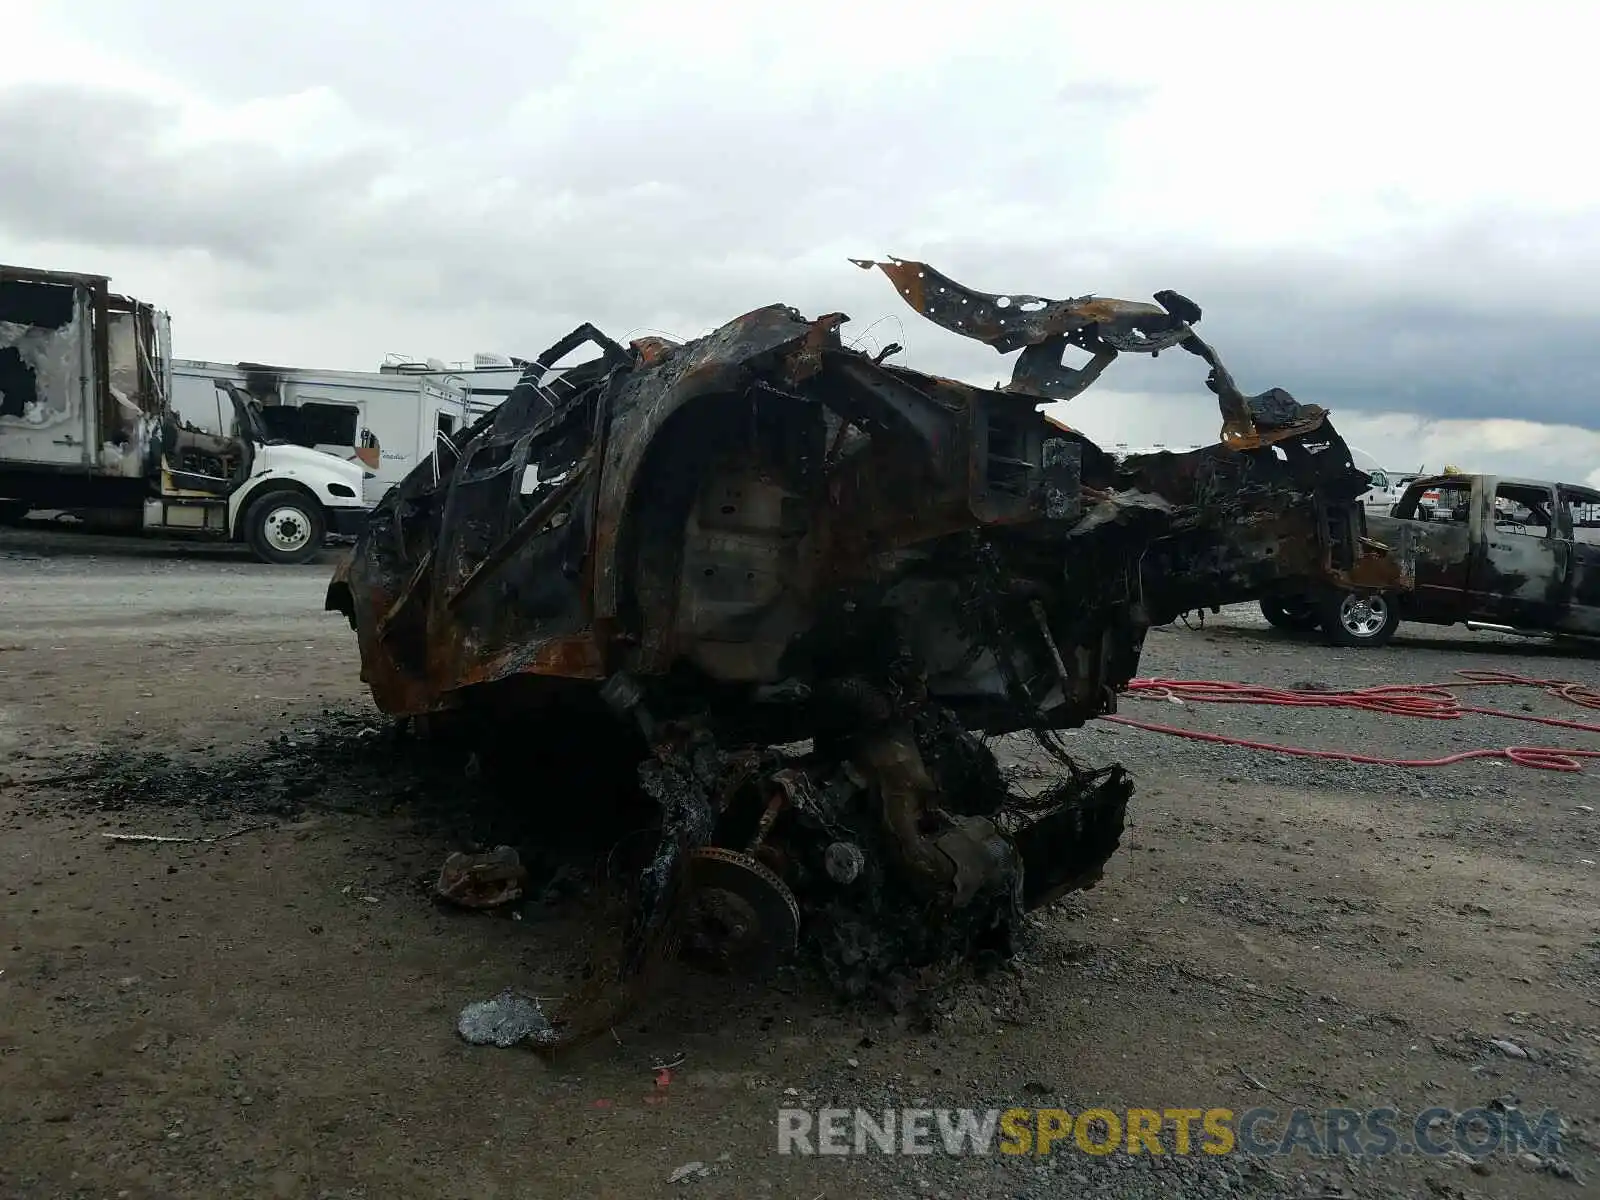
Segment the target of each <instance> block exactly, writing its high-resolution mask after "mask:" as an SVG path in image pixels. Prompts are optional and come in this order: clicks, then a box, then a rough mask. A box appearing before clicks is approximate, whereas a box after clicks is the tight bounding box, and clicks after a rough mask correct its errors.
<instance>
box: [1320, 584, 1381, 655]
mask: <svg viewBox="0 0 1600 1200" xmlns="http://www.w3.org/2000/svg"><path fill="white" fill-rule="evenodd" d="M1317 611H1318V615H1319V616H1320V618H1321V620H1322V632H1323V633H1324V634H1325V635H1326V636H1327V639H1328V640H1329V641H1330V642H1332V643H1333V644H1334V645H1335V646H1381V645H1383V644H1384V643H1385V642H1387V641H1388V640H1389V639H1390V638H1392V637H1393V636H1394V631H1395V630H1396V629H1398V628H1399V626H1400V610H1399V609H1398V608H1396V607H1395V605H1394V601H1393V600H1392V599H1390V598H1389V597H1388V596H1385V595H1383V594H1382V593H1381V592H1379V593H1376V594H1374V595H1370V596H1362V595H1359V594H1358V593H1356V592H1335V593H1334V594H1333V595H1331V596H1329V597H1327V598H1326V599H1325V600H1323V601H1321V603H1320V604H1319V605H1318V606H1317Z"/></svg>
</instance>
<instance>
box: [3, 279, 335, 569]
mask: <svg viewBox="0 0 1600 1200" xmlns="http://www.w3.org/2000/svg"><path fill="white" fill-rule="evenodd" d="M109 285H110V280H109V279H108V278H107V277H106V276H103V275H83V274H75V273H69V272H63V271H41V270H34V269H32V268H27V267H12V266H4V265H0V520H7V521H12V522H14V521H18V520H21V519H22V518H23V517H26V516H27V514H28V513H29V512H31V511H34V510H39V509H44V510H54V511H64V512H68V513H77V514H82V515H85V516H93V517H94V518H95V519H96V520H98V521H99V522H101V523H107V524H114V525H116V526H118V527H121V528H124V529H128V530H143V531H160V532H162V533H169V534H194V535H205V536H210V537H217V538H229V539H232V540H235V541H240V542H244V543H247V544H248V545H249V546H250V547H251V549H252V550H254V552H255V554H256V556H257V557H258V558H260V559H262V560H263V561H265V562H270V563H296V562H304V561H306V560H307V559H309V558H311V557H312V556H313V555H314V554H316V553H317V551H318V550H319V549H320V548H321V546H322V544H323V541H324V538H325V535H326V534H328V533H337V534H347V535H351V536H353V535H354V534H356V533H357V532H359V531H360V529H361V528H362V526H363V525H364V524H365V521H366V507H365V506H364V505H363V504H362V500H361V490H362V480H363V470H362V468H361V467H360V466H359V465H358V464H355V463H350V462H346V461H344V460H343V459H341V458H339V457H336V456H335V455H331V454H323V453H319V452H317V451H316V450H314V449H310V448H307V447H303V446H299V445H294V444H292V443H291V442H289V441H288V440H287V439H284V438H281V437H278V436H276V435H274V434H273V433H272V431H271V430H270V429H269V428H268V427H267V425H266V422H265V421H264V420H263V419H262V409H261V406H260V404H259V403H258V402H257V401H256V400H255V399H254V398H253V397H252V396H251V395H250V394H249V393H248V392H247V391H245V390H243V389H241V388H238V387H235V386H234V385H233V384H232V383H231V381H228V380H219V381H217V382H216V383H213V384H212V390H213V391H214V392H216V391H218V389H219V388H220V394H221V395H222V396H225V397H226V405H227V408H226V412H225V416H224V417H223V419H222V420H220V421H219V422H218V425H217V427H216V428H215V429H214V430H212V431H207V430H204V429H201V428H199V427H196V426H194V425H192V424H190V423H186V422H185V421H183V420H182V419H181V418H180V417H179V415H178V414H177V413H176V412H174V410H173V407H172V391H173V375H172V356H171V346H172V336H171V320H170V318H169V317H168V315H167V314H166V313H164V312H161V311H159V310H158V309H156V308H155V307H154V306H153V305H150V304H147V303H144V302H143V301H139V300H134V299H131V298H129V297H127V296H120V295H117V294H115V293H113V292H112V291H111V290H110V286H109Z"/></svg>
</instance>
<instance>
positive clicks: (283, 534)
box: [265, 508, 311, 552]
mask: <svg viewBox="0 0 1600 1200" xmlns="http://www.w3.org/2000/svg"><path fill="white" fill-rule="evenodd" d="M265 530H266V535H267V543H268V544H269V545H270V546H271V547H272V548H273V549H274V550H282V551H285V552H288V551H294V550H299V549H301V548H302V547H304V546H305V544H306V542H307V541H308V540H309V539H310V537H311V522H309V521H307V520H306V516H305V514H304V513H303V512H301V511H300V510H299V509H297V508H276V509H273V510H272V512H270V513H268V514H267V520H266V524H265Z"/></svg>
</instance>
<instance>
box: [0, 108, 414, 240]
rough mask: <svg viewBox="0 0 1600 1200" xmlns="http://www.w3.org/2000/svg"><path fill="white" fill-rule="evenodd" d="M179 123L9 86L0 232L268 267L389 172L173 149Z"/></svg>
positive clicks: (243, 151)
mask: <svg viewBox="0 0 1600 1200" xmlns="http://www.w3.org/2000/svg"><path fill="white" fill-rule="evenodd" d="M178 116H179V114H178V111H177V109H176V108H174V107H171V106H166V105H162V104H160V103H158V102H154V101H150V100H145V99H140V98H135V97H127V96H120V95H117V94H114V93H110V92H98V91H90V90H85V89H81V88H74V87H69V86H65V85H32V86H23V87H12V88H6V89H4V90H0V224H3V225H4V226H5V227H6V228H7V229H8V230H9V231H10V232H11V233H12V234H13V235H14V236H17V237H28V238H36V239H51V238H55V239H62V240H79V241H84V242H89V243H92V244H99V245H105V246H138V247H143V248H148V249H151V250H157V251H159V250H164V249H166V250H170V249H179V248H198V249H204V250H207V251H209V252H211V253H214V254H217V255H219V256H222V257H226V258H231V259H236V260H238V261H240V262H243V263H248V264H255V265H263V264H269V263H271V262H273V261H274V260H275V259H276V258H277V257H278V255H279V252H280V251H281V250H283V249H285V248H287V247H289V246H290V245H291V244H294V243H297V242H302V239H304V238H305V237H306V235H307V233H308V231H309V230H311V229H312V228H314V227H315V225H316V224H318V223H320V222H322V221H326V220H329V219H333V220H335V221H337V220H338V219H339V214H341V213H349V212H350V211H351V210H352V209H353V208H354V207H355V206H357V205H358V204H359V197H360V193H361V192H362V191H363V190H364V188H365V187H366V186H367V184H368V182H369V180H371V179H372V178H373V177H374V175H375V173H376V172H377V171H379V170H380V169H381V168H382V166H383V160H382V156H381V155H379V154H378V153H377V152H361V153H351V154H344V155H339V156H336V157H334V158H332V159H329V160H326V161H322V162H305V161H297V160H291V159H289V158H288V157H287V156H285V155H283V154H281V153H278V152H274V151H270V150H264V149H261V148H258V147H255V146H246V145H242V144H237V143H236V144H232V145H230V144H223V145H220V146H216V147H207V148H206V149H205V150H203V151H199V150H196V151H182V152H181V151H176V150H173V149H171V148H169V147H167V146H165V145H164V144H163V141H162V138H163V135H165V134H168V133H170V132H171V130H172V129H173V128H174V127H175V125H176V123H177V120H178ZM302 244H303V243H302Z"/></svg>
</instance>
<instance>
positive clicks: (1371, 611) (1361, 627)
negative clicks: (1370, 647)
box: [1339, 596, 1389, 637]
mask: <svg viewBox="0 0 1600 1200" xmlns="http://www.w3.org/2000/svg"><path fill="white" fill-rule="evenodd" d="M1388 619H1389V606H1388V605H1387V604H1386V603H1385V602H1384V599H1383V597H1382V596H1346V597H1345V600H1344V603H1343V604H1341V605H1340V606H1339V620H1340V622H1341V623H1342V624H1343V625H1344V627H1345V629H1347V630H1348V631H1349V632H1350V633H1352V634H1354V635H1355V636H1356V637H1372V636H1373V635H1374V634H1376V633H1378V632H1379V631H1380V630H1381V629H1382V628H1383V626H1384V623H1385V622H1386V621H1387V620H1388Z"/></svg>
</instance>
